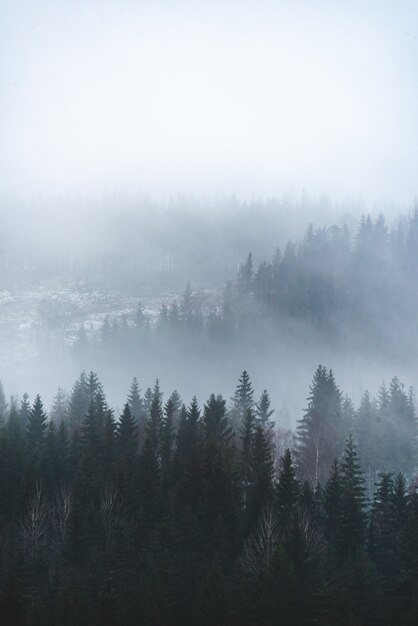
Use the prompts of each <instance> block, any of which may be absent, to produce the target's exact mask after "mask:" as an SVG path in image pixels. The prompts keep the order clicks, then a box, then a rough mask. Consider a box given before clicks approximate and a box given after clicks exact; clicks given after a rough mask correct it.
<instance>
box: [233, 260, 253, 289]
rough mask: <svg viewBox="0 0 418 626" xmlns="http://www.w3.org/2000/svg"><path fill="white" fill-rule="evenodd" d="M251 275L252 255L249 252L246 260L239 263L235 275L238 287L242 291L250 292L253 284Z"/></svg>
mask: <svg viewBox="0 0 418 626" xmlns="http://www.w3.org/2000/svg"><path fill="white" fill-rule="evenodd" d="M253 276H254V269H253V256H252V254H251V252H250V253H249V254H248V256H247V259H246V261H245V262H243V263H241V265H240V268H239V271H238V276H237V283H238V289H239V290H240V291H241V292H242V293H250V292H251V290H252V285H253Z"/></svg>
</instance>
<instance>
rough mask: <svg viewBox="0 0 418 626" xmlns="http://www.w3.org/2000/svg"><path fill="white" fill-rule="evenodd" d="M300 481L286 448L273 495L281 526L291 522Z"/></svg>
mask: <svg viewBox="0 0 418 626" xmlns="http://www.w3.org/2000/svg"><path fill="white" fill-rule="evenodd" d="M299 493H300V483H299V481H298V480H297V478H296V468H295V466H294V465H293V459H292V455H291V452H290V450H289V448H287V449H286V451H285V453H284V456H283V458H282V461H281V467H280V469H279V474H278V477H277V482H276V487H275V497H276V503H277V511H278V516H279V520H280V524H281V526H282V527H283V528H285V527H287V525H288V524H289V523H290V522H291V520H292V518H293V515H294V513H295V511H296V508H297V503H298V497H299Z"/></svg>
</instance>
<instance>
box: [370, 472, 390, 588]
mask: <svg viewBox="0 0 418 626" xmlns="http://www.w3.org/2000/svg"><path fill="white" fill-rule="evenodd" d="M394 535H395V507H394V484H393V478H392V475H391V474H389V473H384V474H381V475H380V476H379V480H378V483H377V485H376V490H375V493H374V496H373V502H372V509H371V518H370V528H369V549H370V554H371V556H372V557H373V559H374V561H375V562H376V563H377V564H378V566H379V568H380V570H381V571H382V572H384V574H385V575H386V576H388V575H390V574H391V572H394V571H395V570H396V561H395V542H394V538H395V537H394Z"/></svg>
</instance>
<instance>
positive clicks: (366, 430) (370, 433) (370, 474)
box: [354, 391, 383, 495]
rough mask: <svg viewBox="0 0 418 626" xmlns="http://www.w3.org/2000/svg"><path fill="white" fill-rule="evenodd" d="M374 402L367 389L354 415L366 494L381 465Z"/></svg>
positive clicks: (369, 491)
mask: <svg viewBox="0 0 418 626" xmlns="http://www.w3.org/2000/svg"><path fill="white" fill-rule="evenodd" d="M380 423H381V419H380V418H379V416H378V408H377V405H376V402H374V401H372V399H371V398H370V394H369V392H368V391H365V392H364V393H363V396H362V398H361V402H360V407H359V409H358V411H357V413H356V415H355V428H354V433H355V437H356V441H358V442H359V446H358V450H359V457H360V459H361V464H362V467H363V469H364V471H365V475H366V484H367V492H368V494H370V495H371V494H372V491H373V485H374V479H375V474H376V472H377V471H380V470H381V469H382V466H383V460H382V453H381V446H380V441H381V438H380V435H379V424H380Z"/></svg>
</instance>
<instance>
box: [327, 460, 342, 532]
mask: <svg viewBox="0 0 418 626" xmlns="http://www.w3.org/2000/svg"><path fill="white" fill-rule="evenodd" d="M341 491H342V480H341V474H340V467H339V465H338V461H337V459H334V462H333V464H332V466H331V472H330V475H329V478H328V480H327V482H326V484H325V489H324V498H323V500H324V512H325V529H326V535H327V537H328V539H331V540H334V539H335V535H336V532H337V529H338V522H339V516H340V502H341Z"/></svg>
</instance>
